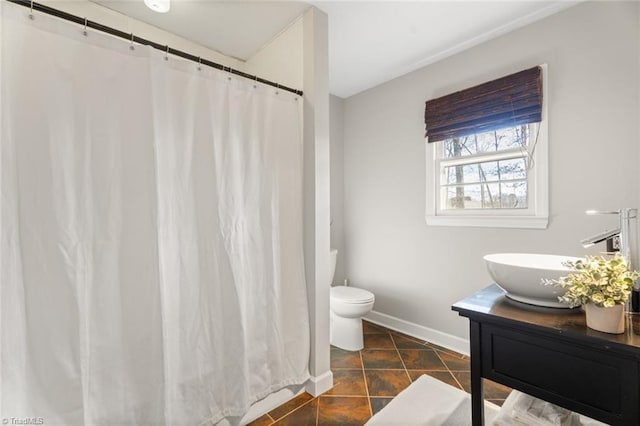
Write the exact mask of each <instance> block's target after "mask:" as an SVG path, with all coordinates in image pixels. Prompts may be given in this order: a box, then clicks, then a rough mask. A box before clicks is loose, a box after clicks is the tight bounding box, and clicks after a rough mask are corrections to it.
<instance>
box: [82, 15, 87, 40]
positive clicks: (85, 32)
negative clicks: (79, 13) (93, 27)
mask: <svg viewBox="0 0 640 426" xmlns="http://www.w3.org/2000/svg"><path fill="white" fill-rule="evenodd" d="M87 22H88V21H87V17H86V16H85V18H84V28H83V29H82V35H84V36H87V35H89V33H88V32H87Z"/></svg>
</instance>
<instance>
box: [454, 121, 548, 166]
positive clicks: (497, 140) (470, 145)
mask: <svg viewBox="0 0 640 426" xmlns="http://www.w3.org/2000/svg"><path fill="white" fill-rule="evenodd" d="M534 126H535V125H526V124H525V125H522V126H516V127H509V128H506V129H500V130H496V131H492V132H485V133H478V134H475V135H469V136H464V137H460V138H453V139H447V140H445V141H443V143H444V145H443V148H444V150H443V154H442V155H443V157H444V158H458V157H466V156H470V155H476V154H481V153H487V152H499V151H503V150H507V149H514V148H524V147H526V146H527V144H528V143H529V139H530V137H531V129H532V128H534Z"/></svg>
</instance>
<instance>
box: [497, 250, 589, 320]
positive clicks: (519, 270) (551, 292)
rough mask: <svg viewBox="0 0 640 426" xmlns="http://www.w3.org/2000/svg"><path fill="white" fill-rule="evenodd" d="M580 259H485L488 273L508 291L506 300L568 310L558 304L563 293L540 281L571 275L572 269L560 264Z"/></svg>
mask: <svg viewBox="0 0 640 426" xmlns="http://www.w3.org/2000/svg"><path fill="white" fill-rule="evenodd" d="M579 259H580V258H578V257H570V256H557V255H553V254H530V253H496V254H488V255H486V256H485V257H484V260H485V262H486V263H487V269H488V270H489V274H490V275H491V277H492V278H493V279H494V280H495V282H496V284H498V285H499V286H500V287H502V289H504V291H506V292H507V297H509V298H511V299H514V300H517V301H519V302H524V303H528V304H530V305H536V306H548V307H552V308H568V307H569V306H568V305H567V304H565V303H560V302H559V301H558V296H562V295H563V294H564V293H565V290H564V289H563V288H562V287H558V286H546V285H544V284H543V283H542V280H543V279H556V280H557V279H558V278H560V277H562V276H565V275H567V274H569V273H571V269H570V268H567V267H566V266H563V265H562V262H565V261H567V260H570V261H576V260H579Z"/></svg>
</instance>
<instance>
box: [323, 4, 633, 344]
mask: <svg viewBox="0 0 640 426" xmlns="http://www.w3.org/2000/svg"><path fill="white" fill-rule="evenodd" d="M639 23H640V11H639V5H638V3H635V2H585V3H581V4H579V5H577V6H575V7H572V8H570V9H567V10H565V11H563V12H561V13H559V14H556V15H553V16H551V17H548V18H546V19H544V20H541V21H539V22H536V23H533V24H531V25H529V26H527V27H524V28H522V29H520V30H517V31H514V32H512V33H509V34H506V35H504V36H502V37H500V38H497V39H494V40H491V41H489V42H486V43H484V44H482V45H479V46H476V47H474V48H472V49H469V50H467V51H464V52H462V53H460V54H457V55H455V56H452V57H449V58H447V59H445V60H443V61H440V62H438V63H436V64H433V65H430V66H428V67H425V68H423V69H420V70H418V71H415V72H413V73H410V74H407V75H405V76H403V77H400V78H397V79H395V80H393V81H391V82H388V83H385V84H383V85H380V86H378V87H375V88H373V89H370V90H368V91H366V92H363V93H361V94H358V95H355V96H353V97H350V98H348V99H346V100H344V241H345V242H346V244H345V247H344V250H343V252H344V255H345V262H346V274H347V276H348V277H349V279H350V280H351V281H352V283H353V285H356V286H359V287H362V288H366V289H369V290H371V291H372V292H374V293H375V294H376V305H375V307H374V310H375V311H377V312H381V313H384V314H387V315H391V316H393V317H397V318H400V319H402V320H405V321H409V322H412V323H415V324H418V325H421V326H424V327H428V328H431V329H435V330H439V331H442V332H445V333H449V334H451V335H455V336H459V337H463V338H466V337H467V327H468V325H467V321H466V320H463V319H461V318H458V316H457V314H455V313H453V312H451V310H450V306H451V304H452V303H454V302H455V301H457V300H459V299H461V298H463V297H465V296H468V295H470V294H471V293H473V292H475V291H477V290H480V289H481V288H483V287H485V286H487V285H488V284H489V283H490V282H491V279H490V277H489V275H488V273H487V272H486V270H485V265H484V263H483V260H482V256H483V255H485V254H487V253H493V252H545V253H555V254H566V255H584V254H586V253H594V252H595V251H594V250H596V251H597V249H598V248H601V247H598V248H595V249H592V250H591V251H587V250H585V249H583V248H582V247H581V246H580V245H579V243H578V242H579V240H580V239H581V238H583V237H586V236H588V235H590V234H592V233H595V232H598V231H601V230H604V229H605V228H609V227H612V226H613V225H614V224H615V222H614V218H613V217H586V216H585V215H584V211H585V210H586V209H588V208H600V209H617V208H619V207H623V206H628V207H638V204H639V203H638V195H639V194H640V189H639V184H638V180H639V176H640V173H639V164H638V160H639V159H640V152H639V149H638V145H639V144H640V127H639V125H638V121H639V117H640V108H639V100H640V89H639V79H640V78H639V77H640V66H639V62H640V59H639V52H640V48H639V46H638V45H639V40H640V34H639V26H640V25H639ZM542 63H547V64H548V66H549V76H548V83H549V85H548V89H549V92H548V100H549V159H550V160H549V161H550V163H549V168H550V172H549V179H550V223H549V227H548V229H546V230H510V229H493V228H462V227H431V226H427V225H426V223H425V220H424V214H425V183H424V180H425V173H426V167H427V166H426V165H425V141H424V138H423V135H424V124H423V109H424V102H425V101H426V100H428V99H431V98H433V97H437V96H441V95H444V94H447V93H450V92H453V91H456V90H459V89H463V88H466V87H469V86H472V85H475V84H478V83H481V82H484V81H487V80H490V79H493V78H497V77H501V76H503V75H506V74H509V73H512V72H515V71H519V70H521V69H525V68H527V67H531V66H533V65H537V64H542ZM334 104H336V103H335V102H334ZM334 104H332V106H334ZM334 112H335V111H334ZM332 127H333V126H332ZM332 149H334V150H335V148H334V145H333V144H332ZM334 158H335V157H334ZM334 165H335V164H334ZM333 172H334V170H333V169H332V173H333ZM334 178H335V176H334ZM337 179H339V177H338V178H337ZM337 179H336V180H337ZM332 189H333V186H332ZM334 207H335V206H332V211H333V209H334ZM336 208H337V207H336ZM335 221H336V217H334V226H335V223H336V222H335Z"/></svg>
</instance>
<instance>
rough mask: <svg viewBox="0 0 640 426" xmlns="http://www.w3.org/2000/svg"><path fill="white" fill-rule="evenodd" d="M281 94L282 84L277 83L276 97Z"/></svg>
mask: <svg viewBox="0 0 640 426" xmlns="http://www.w3.org/2000/svg"><path fill="white" fill-rule="evenodd" d="M279 94H280V83H276V95H279Z"/></svg>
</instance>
